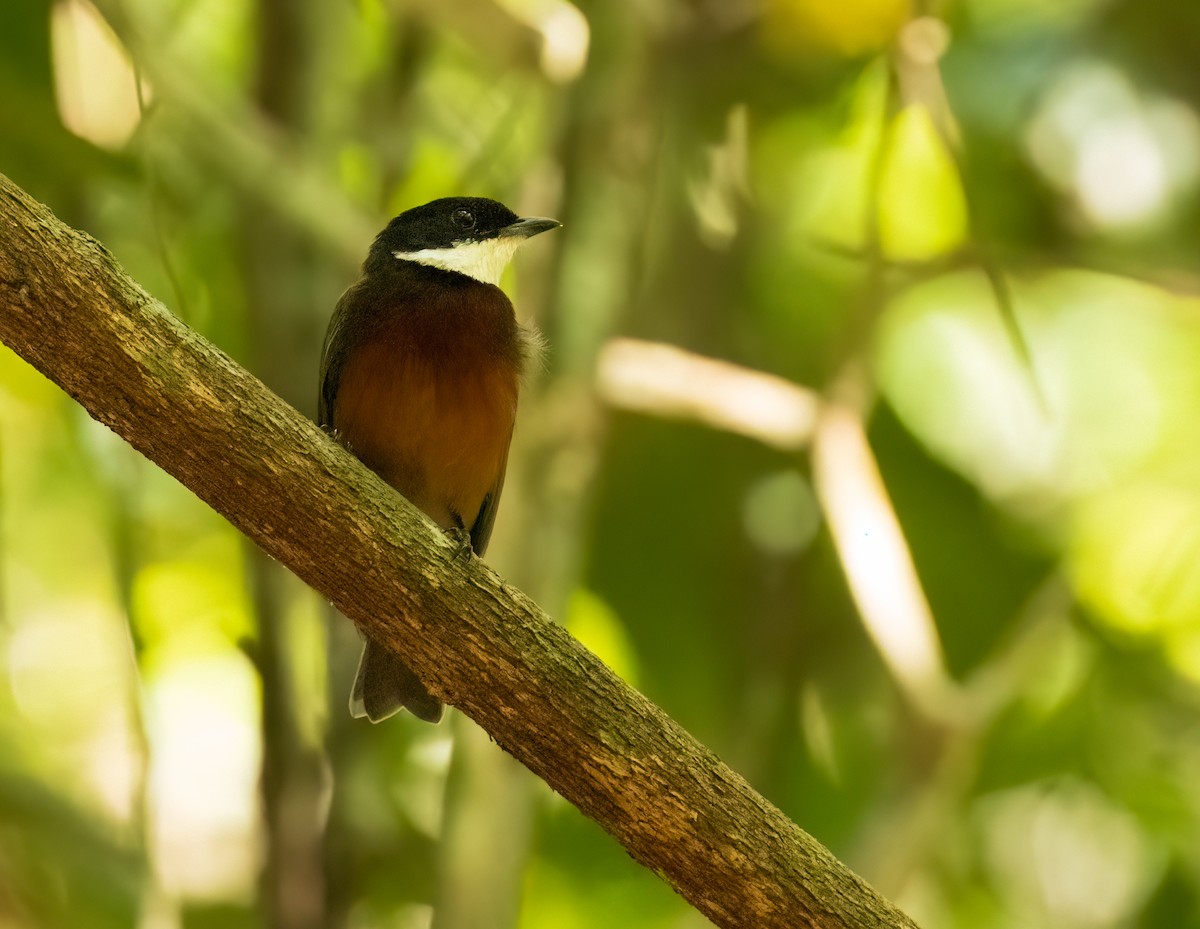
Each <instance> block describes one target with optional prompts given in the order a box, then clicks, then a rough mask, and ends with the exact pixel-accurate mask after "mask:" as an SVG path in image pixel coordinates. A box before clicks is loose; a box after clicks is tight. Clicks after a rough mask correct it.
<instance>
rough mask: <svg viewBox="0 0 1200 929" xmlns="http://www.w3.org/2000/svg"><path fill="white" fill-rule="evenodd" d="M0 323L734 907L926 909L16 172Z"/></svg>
mask: <svg viewBox="0 0 1200 929" xmlns="http://www.w3.org/2000/svg"><path fill="white" fill-rule="evenodd" d="M0 340H3V341H4V342H5V343H6V344H8V345H9V346H10V347H11V348H12V349H14V350H15V351H16V352H17V353H18V354H20V355H22V356H23V357H24V358H25V359H26V360H27V361H29V362H30V363H31V364H32V365H34V366H35V367H36V368H38V369H39V370H40V371H42V373H44V374H45V375H46V376H47V377H49V378H50V379H51V380H53V381H55V382H56V383H58V384H59V385H60V386H61V387H62V388H63V389H64V390H66V391H67V393H69V394H70V395H71V396H72V397H74V398H75V399H76V400H77V401H79V403H81V404H82V405H83V406H84V407H85V408H86V409H87V410H88V412H89V413H90V414H91V415H92V416H93V417H95V418H96V419H98V420H99V421H100V422H102V423H104V424H105V425H107V426H108V427H109V428H111V429H113V430H114V431H115V432H116V433H117V434H119V435H120V436H122V437H123V438H124V439H125V440H126V441H128V442H129V443H130V444H132V445H133V446H134V447H135V448H137V449H138V450H139V451H141V452H142V454H144V455H145V456H146V457H148V458H150V459H151V460H152V461H154V462H155V463H157V464H158V465H159V466H160V467H162V468H164V469H165V470H166V471H168V472H170V473H171V474H173V475H174V476H175V477H176V478H178V479H179V480H180V481H181V482H183V483H184V484H185V485H187V486H188V487H189V488H191V489H192V490H193V491H194V492H195V493H196V494H197V495H199V496H200V497H201V498H202V499H204V500H205V501H206V502H207V503H208V504H209V505H211V506H212V507H213V508H214V509H216V510H217V511H218V512H220V513H221V514H222V515H224V516H225V517H226V518H227V519H228V520H229V521H230V522H232V523H233V524H234V525H235V526H237V527H238V529H240V530H241V531H242V532H244V533H245V534H246V535H247V536H249V537H250V538H252V539H253V540H254V541H255V542H256V543H257V544H258V545H259V546H261V547H262V549H263V550H264V551H266V552H267V553H268V554H269V555H271V556H272V557H274V558H277V559H278V560H279V561H280V562H282V563H283V564H285V565H286V566H287V567H289V568H290V569H291V570H292V571H293V572H295V573H296V574H297V575H298V576H299V577H300V578H301V579H302V580H304V581H305V582H306V583H308V584H310V585H311V586H312V587H313V588H315V589H316V590H318V591H319V592H320V593H321V594H323V595H324V596H326V597H328V598H329V599H330V600H331V601H332V602H333V603H334V605H336V606H337V607H338V609H340V610H341V611H342V612H343V613H345V614H346V615H347V616H349V617H350V618H351V619H352V620H353V621H354V622H355V623H357V624H358V625H359V627H360V628H361V629H362V630H363V631H364V632H366V633H368V634H369V635H370V636H371V637H372V638H374V639H375V640H376V641H378V642H380V643H383V644H385V645H387V646H388V647H390V648H392V649H394V650H395V651H396V652H398V653H400V654H402V655H403V656H404V658H405V660H406V662H407V663H408V664H409V665H410V666H411V667H412V668H413V670H414V671H416V672H417V673H418V674H419V675H420V676H421V677H422V679H423V680H424V681H426V683H427V684H428V686H429V687H430V690H431V692H432V693H434V694H435V695H437V696H438V697H440V698H441V699H443V700H444V701H446V702H447V703H449V704H451V705H453V706H455V707H457V708H458V709H460V710H461V711H462V712H463V713H465V714H466V715H467V716H469V717H470V718H472V719H473V720H475V722H477V723H478V724H479V725H480V726H482V727H483V728H484V729H485V730H487V731H488V732H489V733H490V734H491V735H492V737H493V738H494V739H495V740H496V741H497V742H498V743H499V744H500V745H501V746H502V747H503V748H504V749H506V750H507V751H508V752H510V753H511V754H512V755H514V756H515V757H516V758H517V759H518V760H520V761H521V762H522V763H523V764H525V765H526V766H527V767H529V768H530V769H531V770H532V771H533V772H534V773H535V774H537V775H538V776H539V777H541V778H542V779H543V780H545V781H546V782H547V783H548V784H549V785H550V786H551V787H553V788H554V789H555V790H556V791H558V792H559V793H561V794H562V795H563V796H564V797H566V798H567V799H568V800H570V801H571V802H572V803H573V804H575V805H576V806H577V807H578V808H579V809H580V810H581V811H583V812H584V813H585V814H586V815H588V816H589V817H591V818H592V819H594V820H596V821H597V822H598V823H599V824H600V825H602V826H603V827H604V828H605V829H606V830H608V831H609V832H610V833H611V834H612V835H613V836H614V837H616V839H617V840H618V841H620V842H621V843H622V844H623V845H624V846H625V848H626V849H627V850H628V851H629V853H630V854H631V855H632V856H633V857H634V858H635V859H637V860H638V861H640V862H641V863H642V864H644V865H645V866H646V867H648V868H651V869H653V870H654V871H655V872H656V873H657V874H659V875H660V876H662V877H663V878H664V879H665V880H667V881H668V882H669V883H670V884H671V885H672V886H673V887H674V888H675V889H676V890H677V891H678V892H679V893H680V894H682V895H683V896H684V897H685V898H686V899H687V900H689V901H690V902H691V903H692V904H693V905H694V906H695V907H696V908H697V909H698V910H700V911H701V912H702V913H704V914H705V915H706V916H707V917H709V918H710V919H711V920H712V921H713V922H715V923H716V924H717V925H719V926H726V927H735V926H736V927H751V926H753V927H799V926H806V927H820V929H833V927H860V929H866V927H872V929H881V927H909V929H912V927H913V926H914V924H913V923H912V922H911V921H910V920H909V919H908V918H907V917H906V916H905V915H904V914H902V913H901V912H900V911H898V910H897V909H896V908H895V907H894V906H892V905H891V904H890V903H888V902H887V901H886V900H885V899H883V898H882V897H880V896H879V895H878V894H877V893H876V892H875V891H874V890H872V889H871V888H870V887H869V886H868V885H867V884H866V883H865V882H864V881H862V880H861V879H860V878H859V877H858V876H857V875H855V874H854V873H853V872H851V871H850V870H849V869H848V868H846V867H845V866H844V865H843V864H841V863H840V862H839V861H837V859H835V858H834V857H833V855H832V854H831V853H830V852H829V851H828V850H826V849H825V848H824V847H823V846H821V845H820V843H818V842H817V841H816V840H815V839H813V838H812V837H811V836H809V835H808V834H806V833H805V832H803V831H802V830H801V829H800V828H799V827H797V826H796V825H795V824H794V823H792V822H791V821H790V820H789V819H788V818H787V817H786V816H784V815H783V814H782V813H781V812H780V811H779V810H778V809H776V808H775V807H774V806H773V805H771V804H770V803H769V802H768V801H767V800H765V799H764V798H763V797H761V796H759V795H758V794H757V793H755V791H754V790H753V789H752V788H751V787H750V786H749V784H747V783H746V781H745V780H743V779H742V778H741V777H740V776H739V775H738V774H736V773H735V772H734V771H732V770H730V769H729V768H728V767H726V766H725V765H724V764H722V763H721V761H720V760H719V759H718V758H717V757H716V756H715V755H713V753H712V752H710V751H709V750H708V749H706V748H705V747H704V746H703V745H701V744H700V743H698V742H697V741H696V740H695V739H694V738H692V737H691V736H690V735H689V734H688V733H687V732H685V731H684V730H683V729H682V728H680V727H679V726H678V725H677V724H676V723H674V722H673V721H672V720H671V719H669V718H668V717H667V716H666V715H665V714H664V713H663V712H662V711H661V710H659V709H658V708H657V707H656V706H654V705H653V704H652V703H650V701H648V700H647V699H646V698H645V697H643V696H642V695H641V694H639V693H638V692H637V691H635V690H633V689H632V688H630V687H629V686H628V685H627V684H625V683H624V682H623V681H621V680H620V679H619V678H617V677H616V676H615V675H614V674H613V673H612V672H611V671H609V670H608V668H607V667H605V666H604V665H603V664H602V663H601V662H600V661H599V660H598V659H597V658H596V657H595V656H593V655H592V654H591V653H590V652H588V651H587V650H586V649H584V648H583V647H582V646H581V645H579V643H578V642H576V641H575V640H574V639H572V638H571V636H570V635H569V634H568V633H567V632H566V631H565V630H564V629H563V628H562V627H561V626H559V625H557V624H555V623H554V622H553V621H551V620H550V619H549V618H548V617H547V616H546V615H545V614H543V613H542V612H541V611H540V610H539V609H538V607H537V605H536V604H534V603H533V602H531V601H530V600H529V599H528V598H527V597H525V596H524V595H523V594H522V593H521V592H520V591H518V590H515V589H513V588H512V587H509V586H507V585H505V584H504V583H503V581H501V579H500V578H499V577H497V576H496V575H495V574H494V573H493V572H492V571H491V570H489V569H488V568H487V566H486V565H484V564H482V563H481V562H479V561H477V560H472V561H470V562H469V563H464V562H463V561H462V560H461V558H459V557H457V556H458V554H459V550H458V548H457V546H456V545H455V544H454V543H453V542H451V541H450V540H448V539H447V538H445V537H444V536H443V534H442V533H440V532H438V531H436V529H435V528H434V527H433V525H432V524H431V523H429V522H428V521H426V520H425V518H424V517H423V516H422V515H421V514H420V513H419V512H418V511H416V510H415V509H414V508H412V507H411V506H409V505H408V504H407V502H406V501H404V500H403V499H402V498H400V497H399V496H398V495H397V494H396V493H395V492H393V491H392V490H391V489H390V488H389V487H387V486H386V485H385V484H384V483H383V482H382V481H381V480H379V479H378V478H377V477H376V476H375V475H374V474H372V473H370V472H369V471H367V470H366V469H365V468H363V467H362V466H361V465H360V464H359V463H358V461H357V460H355V459H354V458H353V457H352V456H351V455H350V454H349V453H348V452H346V451H345V450H344V449H342V448H341V447H340V446H338V445H337V444H336V443H335V442H333V441H331V440H330V439H329V438H328V437H327V436H325V435H324V434H323V433H322V432H321V430H320V429H318V428H317V427H316V426H315V425H314V424H313V423H311V422H310V421H308V420H307V419H305V418H304V417H303V416H301V415H300V414H299V413H297V412H296V411H295V410H294V409H292V408H291V407H289V406H288V405H287V404H285V403H284V402H283V401H282V400H280V399H279V398H278V397H276V396H275V395H274V394H273V393H271V392H270V391H269V390H267V389H266V387H264V386H263V384H262V383H261V382H260V381H259V380H258V379H257V378H255V377H254V376H253V375H251V374H249V373H248V372H247V371H245V370H244V369H242V368H240V367H239V366H238V365H237V364H235V363H234V362H233V361H232V360H230V359H229V358H228V357H227V356H226V355H225V354H224V353H222V352H221V351H220V350H219V349H217V348H216V347H215V346H213V345H212V344H210V343H209V342H207V341H206V340H204V339H203V338H202V337H200V336H199V335H198V334H196V333H195V332H193V331H191V330H189V329H188V328H187V327H186V326H184V325H183V324H182V323H181V322H180V321H179V320H178V319H176V318H175V317H174V316H172V315H171V314H170V313H169V312H168V311H167V310H166V309H165V308H164V307H163V306H162V305H161V304H159V303H158V302H157V301H155V300H154V299H152V298H151V297H149V296H148V295H147V294H146V293H145V292H144V291H143V290H142V289H141V288H140V287H139V286H138V285H137V284H136V283H135V282H134V281H132V280H131V279H130V278H129V277H128V276H127V275H126V274H125V273H124V272H123V271H122V270H121V268H120V267H119V265H118V264H117V263H116V261H115V260H114V259H113V257H112V256H111V255H110V254H109V253H108V252H107V251H106V250H105V249H104V248H103V246H101V245H99V244H98V243H97V242H95V241H94V240H93V239H91V238H90V237H88V236H86V235H84V234H82V233H79V232H76V231H74V230H71V229H69V228H67V227H66V226H64V225H63V224H61V223H60V222H59V221H58V220H57V219H55V218H54V217H53V215H51V213H50V212H49V211H48V210H47V209H46V208H45V207H43V206H42V205H41V204H39V203H37V202H36V201H34V200H32V199H31V198H30V197H29V196H28V195H26V194H25V193H24V192H23V191H21V190H20V189H19V188H17V187H16V186H15V185H13V184H12V183H11V182H10V181H9V180H8V179H7V178H5V177H3V175H0Z"/></svg>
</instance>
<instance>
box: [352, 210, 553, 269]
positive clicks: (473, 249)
mask: <svg viewBox="0 0 1200 929" xmlns="http://www.w3.org/2000/svg"><path fill="white" fill-rule="evenodd" d="M559 225H561V223H559V222H558V221H557V220H554V219H541V218H538V217H531V218H526V219H522V218H521V217H519V216H517V214H516V213H514V212H513V211H512V210H510V209H509V208H508V207H506V206H505V205H504V204H503V203H499V202H497V201H495V200H488V199H487V198H486V197H443V198H442V199H441V200H433V201H431V202H430V203H426V204H425V205H424V206H418V207H414V208H413V209H411V210H405V211H404V212H403V213H401V214H400V215H399V216H397V217H396V218H395V219H393V220H392V221H391V222H390V223H388V224H387V227H386V228H385V229H384V230H383V231H382V232H381V233H379V235H378V236H376V237H375V242H374V244H372V246H371V251H370V254H369V255H368V256H367V262H366V266H365V267H366V270H367V271H371V270H373V269H375V268H379V267H385V266H386V265H387V263H388V262H393V261H397V260H400V261H414V262H416V263H418V264H424V265H429V266H432V267H436V268H441V269H442V270H445V271H455V272H457V273H460V274H466V275H468V276H470V277H474V278H476V279H478V280H481V281H485V282H486V283H491V284H495V283H497V282H498V281H499V279H500V272H501V271H503V270H504V266H505V265H507V264H508V261H509V259H510V258H512V255H513V253H514V252H515V251H516V250H517V248H518V246H519V245H520V244H521V243H522V242H524V241H525V239H527V238H529V237H530V236H534V235H537V234H538V233H539V232H545V231H547V230H548V229H554V228H557V227H558V226H559Z"/></svg>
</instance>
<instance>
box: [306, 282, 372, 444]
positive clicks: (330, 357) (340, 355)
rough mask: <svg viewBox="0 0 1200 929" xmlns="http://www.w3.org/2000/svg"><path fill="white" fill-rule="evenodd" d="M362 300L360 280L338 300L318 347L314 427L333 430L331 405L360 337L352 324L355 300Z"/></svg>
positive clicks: (359, 332) (332, 407) (358, 331)
mask: <svg viewBox="0 0 1200 929" xmlns="http://www.w3.org/2000/svg"><path fill="white" fill-rule="evenodd" d="M362 297H363V281H362V280H361V279H360V280H359V281H357V282H355V283H354V284H351V285H350V287H349V288H347V290H346V292H345V293H344V294H342V296H341V297H340V298H339V299H338V302H337V306H335V307H334V308H333V316H331V317H330V319H329V329H328V330H326V332H325V344H324V346H322V348H321V372H320V384H319V393H318V395H317V425H318V426H321V427H322V428H324V429H331V428H332V427H333V410H334V402H335V401H336V400H337V392H338V386H339V381H340V379H341V373H342V366H343V365H344V363H345V361H346V358H347V357H348V356H349V354H350V352H351V350H352V349H353V348H354V346H355V344H356V343H357V341H358V339H359V338H360V335H361V331H360V330H361V327H360V326H357V325H355V324H354V321H355V319H356V317H357V316H358V315H359V314H356V313H355V312H354V306H355V303H356V301H358V300H359V299H362Z"/></svg>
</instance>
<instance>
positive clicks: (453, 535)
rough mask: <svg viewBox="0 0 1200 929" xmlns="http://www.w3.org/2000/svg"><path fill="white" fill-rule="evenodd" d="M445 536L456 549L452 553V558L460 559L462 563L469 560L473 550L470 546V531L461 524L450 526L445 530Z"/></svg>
mask: <svg viewBox="0 0 1200 929" xmlns="http://www.w3.org/2000/svg"><path fill="white" fill-rule="evenodd" d="M446 536H447V537H448V538H449V539H450V541H451V542H453V543H454V544H455V545H456V546H457V548H458V551H456V552H455V553H454V560H455V561H461V562H463V563H464V564H465V563H466V562H468V561H470V560H471V555H472V554H473V550H472V548H471V533H470V532H468V531H467V530H466V529H465V528H464V527H462V526H451V527H450V528H449V529H447V530H446Z"/></svg>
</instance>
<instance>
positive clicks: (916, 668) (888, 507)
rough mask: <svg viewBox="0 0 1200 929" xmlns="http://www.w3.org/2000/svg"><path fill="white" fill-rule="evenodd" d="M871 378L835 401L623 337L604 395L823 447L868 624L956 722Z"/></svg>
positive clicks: (641, 408)
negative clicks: (880, 455) (866, 414)
mask: <svg viewBox="0 0 1200 929" xmlns="http://www.w3.org/2000/svg"><path fill="white" fill-rule="evenodd" d="M861 380H862V378H861V373H860V369H859V368H858V367H857V366H855V365H851V366H850V367H849V369H848V372H847V373H846V374H844V375H843V376H842V378H841V379H840V380H839V381H837V382H835V384H834V386H833V388H831V390H830V392H829V394H830V395H829V397H827V398H823V397H821V396H820V395H819V394H817V392H816V391H814V390H811V389H809V388H807V387H802V386H800V385H799V384H794V383H792V382H791V381H788V380H785V379H784V378H781V377H776V376H775V375H773V374H766V373H764V372H762V371H754V370H751V369H749V368H744V367H741V366H740V365H735V364H731V363H729V362H727V361H719V360H717V359H713V358H705V357H703V356H701V355H696V354H693V353H692V352H688V351H685V350H684V349H681V348H676V347H674V346H671V345H664V344H661V343H655V342H643V341H639V340H636V339H627V338H620V339H612V340H610V341H609V342H608V343H607V344H606V345H605V346H604V348H603V349H602V350H601V352H600V357H599V363H598V365H597V369H596V387H597V390H598V391H599V393H600V395H601V397H603V398H604V400H606V401H607V402H608V403H609V404H610V405H612V406H614V407H618V408H621V409H626V410H633V411H636V412H639V413H646V414H648V415H653V416H661V417H664V418H670V419H684V420H688V421H692V422H698V423H702V424H703V425H706V426H710V427H712V428H714V429H723V430H725V431H727V432H732V433H735V434H737V435H742V436H746V437H747V438H751V439H757V440H758V441H760V442H762V443H763V444H765V445H770V446H772V447H774V448H778V449H781V450H783V451H799V450H800V449H803V448H806V447H808V446H809V445H811V446H812V447H813V469H814V472H815V479H816V486H817V493H818V496H819V497H820V500H821V507H822V509H823V510H824V512H825V514H826V517H827V519H828V520H829V525H830V530H831V532H832V533H833V539H834V544H835V545H836V546H837V550H838V557H839V559H840V560H841V562H842V565H843V566H844V569H845V572H846V581H847V584H848V585H849V587H850V593H851V595H852V596H853V597H854V601H855V603H856V604H857V606H858V611H859V615H861V616H862V620H863V625H864V626H866V629H867V633H868V634H869V635H870V636H871V640H872V641H873V642H874V643H875V646H876V648H878V649H879V653H880V655H881V656H882V657H883V660H884V662H885V663H886V664H887V666H888V668H889V670H890V671H891V673H892V676H893V677H894V678H895V680H896V682H897V683H898V684H899V686H900V687H901V688H902V689H903V690H904V692H905V693H906V694H907V695H908V696H909V698H910V699H911V700H912V701H913V703H914V705H915V706H916V707H918V708H919V709H920V710H921V712H922V713H924V715H925V716H926V717H928V718H930V719H934V720H938V721H941V722H951V721H955V720H956V716H955V715H954V714H956V713H959V712H961V710H962V704H961V703H960V701H959V700H958V699H956V698H957V697H959V696H961V695H960V694H959V693H958V691H957V688H956V686H955V684H954V682H953V681H952V680H951V678H950V676H949V674H948V672H947V671H946V667H945V661H944V658H943V656H942V646H941V640H940V638H939V637H938V632H937V626H936V624H935V623H934V621H933V615H932V613H931V612H930V609H929V603H928V601H927V600H926V599H925V594H924V591H923V590H922V589H921V580H920V578H919V577H918V575H917V570H916V566H915V565H914V564H913V559H912V553H911V552H910V551H909V548H908V543H907V542H906V541H905V539H904V531H903V529H902V528H901V526H900V521H899V519H898V518H897V516H896V511H895V508H894V507H893V506H892V502H891V499H890V498H889V496H888V493H887V488H886V487H885V486H884V483H883V478H882V476H881V475H880V472H879V464H878V462H877V461H876V460H875V456H874V453H873V452H872V451H871V446H870V444H869V442H868V441H867V436H866V431H865V429H864V426H863V408H864V407H865V406H866V402H865V400H864V398H863V396H862V394H863V393H864V389H865V388H864V385H863V384H862V383H861Z"/></svg>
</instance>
